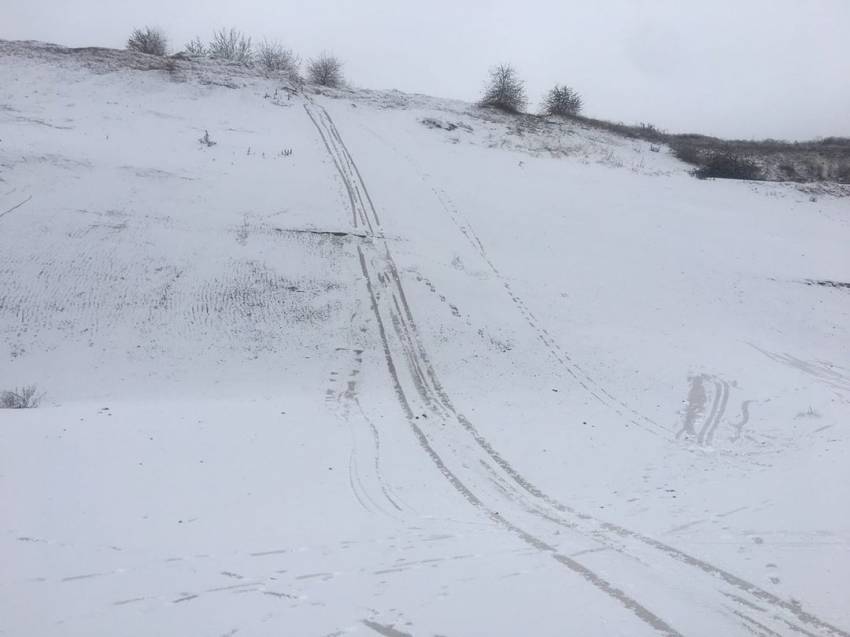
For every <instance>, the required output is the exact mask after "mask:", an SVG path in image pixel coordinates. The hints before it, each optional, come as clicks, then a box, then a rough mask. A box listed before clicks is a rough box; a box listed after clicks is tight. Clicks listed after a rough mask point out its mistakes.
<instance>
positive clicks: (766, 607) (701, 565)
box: [304, 100, 850, 637]
mask: <svg viewBox="0 0 850 637" xmlns="http://www.w3.org/2000/svg"><path fill="white" fill-rule="evenodd" d="M304 109H305V111H306V113H307V115H308V116H309V118H310V120H311V121H312V123H313V125H314V126H315V128H316V130H317V133H318V135H319V136H320V138H321V140H322V142H323V143H324V145H325V147H326V149H327V151H328V153H329V155H330V157H331V159H332V161H333V163H334V165H335V167H336V169H337V171H338V173H339V176H340V178H341V180H342V182H343V186H344V188H345V190H346V192H347V194H348V199H349V202H350V205H351V218H352V223H353V226H354V228H355V229H357V228H362V229H364V230H365V231H366V232H367V238H366V239H365V240H364V241H363V242H362V243H361V245H360V246H359V247H358V258H359V265H360V268H361V270H362V273H363V277H364V279H365V282H366V289H367V292H368V303H369V304H370V306H371V309H372V312H373V314H374V317H375V321H376V324H377V329H378V332H379V336H380V342H381V347H382V349H383V355H384V358H385V362H386V366H387V370H388V373H389V376H390V378H391V382H392V385H393V388H394V391H395V395H396V398H397V400H398V403H399V405H400V407H401V409H402V411H403V413H404V414H405V417H406V420H407V423H408V426H409V427H410V429H411V431H412V433H413V434H414V436H415V438H416V440H417V442H418V444H419V446H420V448H421V449H422V451H423V452H424V453H425V454H426V455H427V457H428V458H429V459H430V460H431V462H432V463H433V464H434V466H435V467H436V468H437V469H438V470H439V471H440V473H441V474H442V475H443V476H444V477H445V479H446V480H447V481H448V482H449V484H450V485H451V486H452V487H453V488H454V489H455V491H457V492H458V494H459V495H460V496H461V497H463V498H464V499H465V500H466V501H467V502H468V503H469V505H470V506H472V507H475V508H476V509H478V510H479V511H480V512H481V514H482V515H484V516H486V517H488V518H489V519H490V520H492V522H493V523H495V524H497V525H498V526H500V527H502V528H503V529H504V530H505V531H506V532H509V533H511V534H513V535H514V536H515V537H517V538H518V539H519V540H521V541H522V542H524V543H525V544H527V545H528V546H530V547H531V548H533V549H535V550H536V551H539V552H541V553H546V554H549V555H550V556H551V557H552V559H554V560H555V561H556V562H558V563H559V564H561V565H563V566H564V567H566V569H567V570H566V571H565V572H568V573H569V574H570V575H572V576H577V577H579V578H581V579H582V580H584V581H585V582H586V583H587V584H589V585H590V586H592V587H593V588H594V589H596V590H597V591H598V592H600V593H602V594H604V595H606V596H607V597H608V598H609V599H610V600H612V601H614V602H615V603H616V604H617V605H619V606H620V608H621V609H623V610H624V611H626V612H629V613H631V614H632V615H633V616H634V617H635V618H636V619H637V620H639V621H640V622H643V623H644V624H645V625H647V626H649V627H651V628H652V629H654V630H655V631H656V632H658V633H660V634H664V635H680V634H688V635H696V634H705V635H716V634H719V633H717V632H716V627H717V626H723V633H722V634H725V635H753V634H755V635H776V634H786V633H788V632H789V631H792V632H794V633H798V634H804V635H824V636H841V637H850V633H848V632H846V631H844V630H843V629H841V628H839V627H836V626H834V625H831V624H829V623H828V622H826V621H824V620H822V619H820V618H818V617H816V616H815V615H813V614H812V613H810V612H808V611H806V610H805V609H804V608H803V607H802V606H801V605H800V604H798V603H795V602H791V601H787V600H784V599H782V598H780V597H778V596H776V595H774V594H773V593H771V592H769V591H767V590H765V589H763V588H761V587H759V586H757V585H756V584H753V583H751V582H748V581H746V580H744V579H742V578H740V577H738V576H736V575H735V574H733V573H731V572H729V571H727V570H724V569H722V568H720V567H718V566H714V565H713V564H710V563H709V562H706V561H704V560H701V559H699V558H698V557H696V556H693V555H690V554H688V553H685V552H683V551H681V550H679V549H676V548H675V547H672V546H670V545H667V544H665V543H663V542H660V541H658V540H656V539H654V538H651V537H648V536H646V535H644V534H642V533H639V532H636V531H633V530H630V529H627V528H625V527H622V526H619V525H615V524H610V523H607V522H605V521H602V520H600V519H598V518H595V517H593V516H590V515H587V514H585V513H583V512H580V511H578V510H576V509H574V508H573V507H571V506H569V505H567V504H565V503H562V502H560V501H559V500H557V499H556V498H554V497H552V496H550V495H548V494H546V493H544V492H543V491H542V490H540V489H539V488H537V487H536V486H535V485H534V484H532V483H531V482H530V481H529V480H528V479H526V478H525V477H524V476H523V475H522V474H521V473H520V472H519V471H517V470H516V469H515V468H514V467H513V466H512V465H511V463H510V462H509V461H508V460H507V459H506V458H505V457H504V456H503V455H501V454H500V453H499V451H498V450H496V449H495V448H494V447H493V446H492V445H491V444H490V442H489V441H488V440H487V439H486V438H485V437H484V436H483V435H482V434H481V433H480V432H479V430H478V429H477V428H476V427H475V425H474V424H473V423H472V422H471V421H470V420H469V419H467V418H466V417H465V416H464V415H463V414H462V413H459V412H458V411H457V409H456V408H455V406H454V404H453V402H452V400H451V398H450V395H449V392H448V390H447V389H446V388H445V387H444V386H443V385H442V383H441V382H440V380H439V377H438V375H437V373H436V371H435V369H434V367H433V366H432V364H431V361H430V357H429V355H428V351H427V349H426V347H425V345H424V342H423V339H422V338H421V336H420V334H419V331H418V328H417V323H416V320H415V318H414V315H413V312H412V309H411V307H410V304H409V303H408V301H407V297H406V294H405V290H404V286H403V283H402V280H401V277H400V275H399V271H398V268H397V266H396V263H395V261H394V259H393V256H392V253H391V251H390V248H389V245H388V244H387V242H386V241H385V240H384V239H383V238H382V235H383V228H382V224H381V220H380V218H379V216H378V214H377V211H376V209H375V206H374V204H373V202H372V198H371V195H370V194H369V191H368V189H367V187H366V183H365V180H364V179H363V176H362V175H361V172H360V170H359V169H358V167H357V165H356V164H355V162H354V159H353V158H352V156H351V153H350V152H349V150H348V148H347V147H346V145H345V143H344V142H343V140H342V136H341V135H340V133H339V131H338V129H337V127H336V125H335V124H334V122H333V120H332V118H331V117H330V115H329V114H328V112H327V111H326V110H325V109H324V108H323V107H322V106H320V105H317V104H315V103H314V102H312V101H311V100H308V101H307V102H306V103H305V104H304ZM441 203H442V202H441ZM444 207H445V204H444ZM452 218H453V220H454V221H455V223H456V225H457V226H458V228H459V229H460V231H461V232H463V233H464V235H465V236H466V237H467V239H468V240H469V241H470V243H471V244H472V245H473V246H474V247H475V248H476V250H477V251H478V252H479V254H480V255H481V256H483V257H484V259H485V260H486V261H487V262H488V263H489V264H490V267H491V268H492V269H493V271H494V273H495V274H496V275H497V276H499V278H500V279H502V280H503V282H504V283H505V287H506V289H507V290H508V292H509V293H510V294H511V297H512V300H513V302H514V303H515V304H516V305H517V307H518V308H519V309H520V310H521V311H522V312H523V316H525V317H526V320H527V321H528V322H529V324H530V325H531V327H532V328H533V329H534V330H535V331H536V332H537V333H538V336H539V338H540V340H541V341H542V342H543V343H544V345H546V346H547V348H548V349H549V351H550V352H552V353H553V355H555V356H556V358H558V360H559V361H561V362H562V363H563V364H564V365H565V367H566V368H567V369H568V370H572V371H571V373H572V374H573V375H574V376H575V377H576V379H577V380H579V381H580V382H583V383H585V384H587V383H591V384H593V385H597V383H595V381H594V380H593V379H592V378H590V377H589V376H588V375H587V374H586V373H583V370H581V368H580V367H578V366H577V365H576V364H575V363H573V362H572V361H571V360H570V359H569V357H566V356H565V355H564V354H563V352H562V351H561V350H560V348H559V347H558V346H557V344H555V342H554V340H553V339H552V338H551V337H550V336H549V334H548V333H547V332H546V331H545V329H544V328H542V326H540V325H539V323H537V321H536V319H535V317H534V316H533V315H532V314H531V312H530V311H528V309H527V308H526V307H525V305H524V303H522V301H521V300H520V299H519V298H518V297H517V296H516V295H515V294H514V293H513V292H512V291H511V289H510V286H509V285H508V284H507V282H505V281H504V279H503V277H501V275H500V274H499V272H498V269H497V268H496V266H495V265H494V264H493V263H492V261H490V259H489V257H488V256H487V255H486V251H485V250H484V247H483V245H482V243H481V241H480V240H479V239H478V237H477V235H475V233H474V231H473V230H472V229H471V227H470V226H469V224H468V223H464V222H462V220H461V219H460V218H459V217H456V216H455V215H452ZM588 391H590V387H588ZM592 393H594V394H595V395H597V398H598V399H599V400H600V401H601V402H603V403H605V404H608V405H609V406H612V407H613V408H614V409H615V410H617V411H618V413H620V415H621V416H623V417H625V418H628V419H630V421H631V422H634V424H639V423H642V424H643V426H644V428H645V429H647V430H655V431H653V433H658V426H657V424H656V423H654V422H653V421H652V420H651V419H649V418H647V417H645V416H642V415H641V414H639V413H638V412H637V411H635V410H633V409H631V408H629V407H628V406H627V404H626V403H625V402H624V401H620V400H618V399H616V398H614V397H613V396H612V395H611V394H609V393H608V392H606V391H605V390H604V388H603V387H599V392H598V393H597V392H592ZM600 393H601V394H602V395H599V394H600ZM603 396H604V397H603ZM623 410H627V411H623ZM711 423H712V421H711V419H708V420H707V421H706V425H705V427H704V430H703V431H702V432H700V433H701V435H702V436H704V437H709V436H711V435H712V434H713V427H712V424H711ZM556 535H557V536H558V540H557V544H558V545H561V546H563V545H564V544H573V545H575V546H576V547H585V550H583V551H579V553H583V554H586V557H584V558H582V560H581V561H579V560H577V559H576V556H577V555H576V553H574V552H573V553H568V552H566V551H564V550H563V549H562V548H560V547H559V546H558V545H556V540H554V539H553V538H554V536H556ZM587 547H589V548H587Z"/></svg>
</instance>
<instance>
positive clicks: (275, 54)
mask: <svg viewBox="0 0 850 637" xmlns="http://www.w3.org/2000/svg"><path fill="white" fill-rule="evenodd" d="M257 63H258V64H259V65H260V67H261V68H262V69H263V70H264V71H266V72H267V73H275V74H278V75H282V76H283V77H285V78H286V79H288V80H289V81H290V82H294V83H298V82H300V81H301V75H300V71H299V69H300V67H301V58H299V57H298V56H297V55H296V54H295V53H293V52H292V50H291V49H286V48H284V47H283V45H281V44H280V43H279V42H269V41H268V40H263V43H262V44H260V46H259V47H258V48H257Z"/></svg>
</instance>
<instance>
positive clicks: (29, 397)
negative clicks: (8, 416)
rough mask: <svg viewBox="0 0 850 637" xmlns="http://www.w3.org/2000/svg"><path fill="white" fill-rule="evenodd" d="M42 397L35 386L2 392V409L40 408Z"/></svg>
mask: <svg viewBox="0 0 850 637" xmlns="http://www.w3.org/2000/svg"><path fill="white" fill-rule="evenodd" d="M41 398H42V396H41V395H40V394H39V393H38V388H37V387H36V386H35V385H27V386H25V387H21V388H20V389H18V388H15V389H14V390H9V391H2V392H0V409H33V408H35V407H38V405H39V403H40V402H41Z"/></svg>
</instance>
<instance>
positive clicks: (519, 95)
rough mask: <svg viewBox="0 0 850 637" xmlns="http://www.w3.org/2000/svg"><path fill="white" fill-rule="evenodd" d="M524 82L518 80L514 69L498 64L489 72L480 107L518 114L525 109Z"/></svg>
mask: <svg viewBox="0 0 850 637" xmlns="http://www.w3.org/2000/svg"><path fill="white" fill-rule="evenodd" d="M527 102H528V99H527V98H526V95H525V82H523V81H522V80H521V79H519V76H518V75H517V72H516V69H514V67H512V66H511V65H510V64H500V65H499V66H497V67H495V68H494V69H492V70H491V71H490V83H489V84H488V85H487V88H486V90H485V91H484V97H483V98H482V100H481V105H482V106H492V107H494V108H498V109H501V110H503V111H507V112H509V113H518V112H520V111H521V110H523V109H524V108H525V105H526V103H527Z"/></svg>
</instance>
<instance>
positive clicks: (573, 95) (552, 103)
mask: <svg viewBox="0 0 850 637" xmlns="http://www.w3.org/2000/svg"><path fill="white" fill-rule="evenodd" d="M543 112H544V113H546V115H556V116H560V117H563V116H565V115H578V114H579V113H580V112H581V96H580V95H579V94H578V93H577V92H576V91H575V90H573V89H571V88H570V87H569V86H559V85H558V84H556V85H555V86H554V87H553V88H552V90H550V91H549V92H548V93H547V94H546V99H544V100H543Z"/></svg>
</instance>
